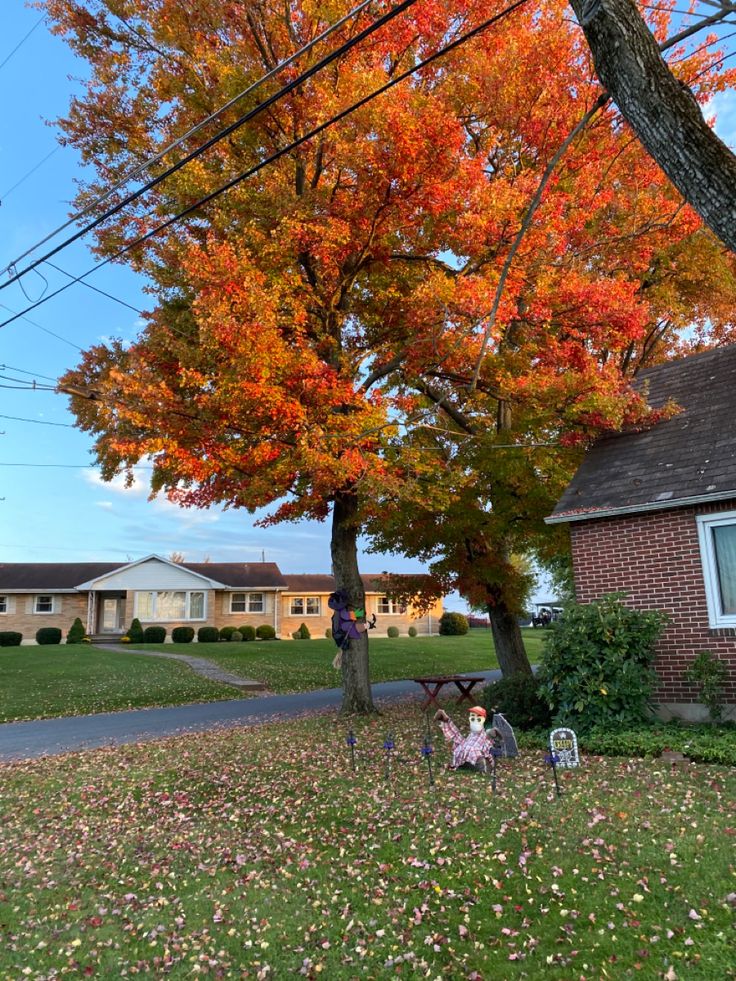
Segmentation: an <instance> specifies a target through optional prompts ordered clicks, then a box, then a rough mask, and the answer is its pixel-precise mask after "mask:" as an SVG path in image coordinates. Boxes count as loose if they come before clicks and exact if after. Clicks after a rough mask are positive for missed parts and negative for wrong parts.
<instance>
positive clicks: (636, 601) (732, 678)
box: [570, 501, 736, 704]
mask: <svg viewBox="0 0 736 981" xmlns="http://www.w3.org/2000/svg"><path fill="white" fill-rule="evenodd" d="M732 510H736V501H727V502H722V503H719V504H714V505H709V506H698V507H697V508H695V507H690V508H678V509H676V510H673V511H653V512H650V513H647V514H633V515H629V516H627V517H620V518H602V519H599V520H592V521H580V522H572V523H571V524H570V536H571V541H572V557H573V567H574V571H575V590H576V594H577V598H578V600H579V601H580V602H581V603H589V602H590V601H591V600H594V599H598V598H599V597H601V596H604V595H605V594H606V593H615V592H625V593H626V594H627V600H626V602H627V604H628V605H630V606H632V607H635V608H637V609H641V610H655V609H656V610H664V611H665V612H666V613H667V614H668V615H669V616H670V618H671V623H670V625H669V626H668V627H667V629H666V631H665V633H664V634H663V636H662V638H661V639H660V641H659V644H658V647H657V659H656V663H655V667H656V670H657V674H658V675H659V677H660V679H661V685H660V688H659V690H658V692H657V696H656V697H657V700H658V701H660V702H680V703H683V702H697V701H698V698H697V689H696V688H695V687H694V686H693V685H691V684H690V683H688V682H687V681H686V680H685V678H684V673H685V670H686V669H687V666H688V665H689V663H690V662H691V661H692V659H693V657H694V656H695V655H696V654H697V653H699V652H700V651H713V653H714V654H717V655H718V656H719V657H720V658H721V659H723V660H725V661H726V662H727V663H728V664H729V669H730V671H729V681H728V687H727V695H726V701H727V702H729V703H731V704H734V703H736V631H734V630H712V629H710V628H709V626H708V610H707V607H706V600H705V584H704V581H703V567H702V564H701V560H700V544H699V541H698V529H697V524H696V520H695V518H696V515H698V514H712V513H714V512H717V511H732Z"/></svg>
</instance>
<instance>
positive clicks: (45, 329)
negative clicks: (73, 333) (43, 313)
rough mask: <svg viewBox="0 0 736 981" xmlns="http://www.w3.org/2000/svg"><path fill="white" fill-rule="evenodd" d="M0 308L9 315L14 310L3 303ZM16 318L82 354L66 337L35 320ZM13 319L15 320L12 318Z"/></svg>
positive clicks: (81, 349) (19, 315)
mask: <svg viewBox="0 0 736 981" xmlns="http://www.w3.org/2000/svg"><path fill="white" fill-rule="evenodd" d="M0 307H2V308H3V310H7V311H8V312H9V313H15V310H13V309H11V308H10V307H8V306H6V305H5V304H4V303H0ZM17 317H18V318H20V319H21V320H25V322H26V323H27V324H30V325H31V326H32V327H37V328H38V329H39V330H42V331H43V332H44V334H49V335H50V336H51V337H55V338H56V339H57V340H58V341H63V342H64V344H68V345H69V347H73V348H76V350H77V351H81V352H82V353H84V348H81V347H80V346H79V345H78V344H75V343H74V342H73V341H70V340H67V338H66V337H62V336H61V334H56V333H54V331H53V330H49V329H48V327H43V326H42V325H41V324H39V323H36V321H35V320H31V319H30V317H26V316H25V314H24V313H19V314H17ZM13 319H16V318H15V317H14V318H13Z"/></svg>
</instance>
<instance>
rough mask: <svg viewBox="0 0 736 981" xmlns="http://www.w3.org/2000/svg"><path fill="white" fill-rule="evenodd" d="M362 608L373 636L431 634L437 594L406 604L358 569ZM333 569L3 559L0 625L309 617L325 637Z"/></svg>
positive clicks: (292, 626)
mask: <svg viewBox="0 0 736 981" xmlns="http://www.w3.org/2000/svg"><path fill="white" fill-rule="evenodd" d="M362 578H363V583H364V585H365V590H366V610H367V614H368V616H369V617H370V616H372V614H374V613H375V614H376V617H377V618H378V624H377V633H376V635H377V636H384V637H385V636H386V630H387V628H388V627H390V626H395V627H398V628H399V632H400V633H401V634H406V633H407V631H408V629H409V627H410V626H414V627H416V630H417V633H418V634H425V635H427V634H436V633H437V632H438V629H439V618H440V616H441V615H442V602H441V601H437V602H436V603H435V605H434V606H433V608H432V609H431V610H430V611H429V613H426V614H422V615H420V614H418V613H417V612H416V611H415V610H413V609H412V607H411V606H408V607H406V606H402V605H400V604H398V603H396V602H394V600H392V599H391V598H390V597H389V596H387V595H386V593H385V591H384V590H382V589H381V577H380V576H375V575H374V576H371V575H364V576H363V577H362ZM334 588H335V584H334V579H333V577H332V576H326V575H303V576H288V575H283V574H282V573H281V571H280V570H279V568H278V566H277V565H276V564H275V563H273V562H245V563H244V562H206V563H205V562H202V563H192V562H185V563H175V562H171V561H169V560H168V559H164V558H162V557H161V556H158V555H149V556H147V557H146V558H143V559H139V560H138V561H137V562H131V563H129V564H127V565H122V566H120V565H115V564H113V563H111V562H69V563H5V564H0V630H17V631H20V633H22V634H23V643H24V644H34V643H35V637H36V631H37V630H38V629H39V627H45V626H49V627H60V628H61V630H62V633H63V635H64V636H66V633H67V631H68V630H69V627H70V626H71V625H72V622H73V621H74V619H75V617H79V618H80V619H81V621H82V623H83V624H85V629H86V631H87V633H88V634H89V635H90V636H92V637H94V638H95V639H96V640H115V639H117V638H118V637H121V636H122V635H123V634H124V633H125V631H126V630H127V628H128V627H129V626H130V622H131V620H133V618H134V617H137V618H138V619H139V620H140V621H141V624H142V625H143V627H147V626H150V625H154V624H160V625H162V626H165V627H166V630H167V636H166V639H167V641H169V640H170V639H171V631H172V629H173V628H174V627H177V626H191V627H194V629H195V636H196V630H197V628H198V627H202V626H205V625H208V626H214V627H218V628H220V627H226V626H233V627H240V626H245V625H246V624H250V625H252V626H253V627H259V626H261V625H262V624H269V625H270V626H272V627H273V628H274V630H275V631H276V636H277V637H281V638H283V639H291V635H292V633H293V632H294V631H295V630H297V629H298V628H299V626H300V625H301V624H302V623H305V624H306V625H307V627H308V628H309V631H310V633H311V635H312V637H314V638H317V637H324V636H325V632H326V631H327V630H328V629H329V627H330V623H331V620H332V611H331V610H330V609H329V608H328V606H327V598H328V596H329V595H330V593H332V592H333V591H334Z"/></svg>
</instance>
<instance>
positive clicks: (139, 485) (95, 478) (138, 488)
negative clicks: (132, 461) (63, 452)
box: [82, 467, 149, 497]
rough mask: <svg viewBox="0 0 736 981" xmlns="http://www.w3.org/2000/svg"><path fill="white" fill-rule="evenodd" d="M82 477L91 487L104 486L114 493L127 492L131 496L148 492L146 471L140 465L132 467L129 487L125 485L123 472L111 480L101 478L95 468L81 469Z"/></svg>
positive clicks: (141, 495) (140, 495)
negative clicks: (131, 479)
mask: <svg viewBox="0 0 736 981" xmlns="http://www.w3.org/2000/svg"><path fill="white" fill-rule="evenodd" d="M82 478H83V479H84V480H85V481H86V482H87V483H88V484H89V485H90V486H92V487H99V488H102V487H104V488H105V490H106V491H113V493H115V494H129V495H130V496H131V497H143V496H144V495H146V494H148V491H149V482H148V477H147V471H145V470H142V469H141V468H140V467H134V468H133V483H132V485H131V486H130V487H126V485H125V474H118V476H117V477H113V479H112V480H109V481H108V480H103V479H102V476H101V475H100V473H99V471H97V470H83V471H82Z"/></svg>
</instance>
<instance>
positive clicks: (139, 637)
mask: <svg viewBox="0 0 736 981" xmlns="http://www.w3.org/2000/svg"><path fill="white" fill-rule="evenodd" d="M126 636H127V637H128V639H129V640H130V642H131V644H142V643H143V627H142V625H141V621H140V620H139V619H138V617H136V618H135V620H133V622H132V623H131V625H130V630H128V632H127V635H126Z"/></svg>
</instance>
